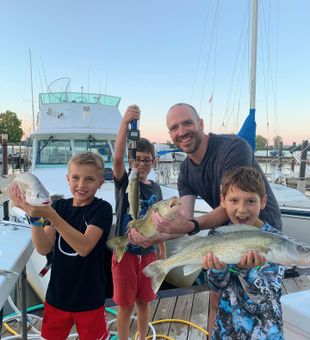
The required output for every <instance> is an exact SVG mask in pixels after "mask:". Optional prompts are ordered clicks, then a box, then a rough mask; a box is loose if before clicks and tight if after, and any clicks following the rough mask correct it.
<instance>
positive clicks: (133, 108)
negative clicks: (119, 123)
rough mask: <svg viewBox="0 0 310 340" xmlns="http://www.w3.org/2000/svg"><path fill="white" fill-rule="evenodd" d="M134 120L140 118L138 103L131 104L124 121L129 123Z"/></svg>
mask: <svg viewBox="0 0 310 340" xmlns="http://www.w3.org/2000/svg"><path fill="white" fill-rule="evenodd" d="M133 120H140V108H139V106H138V105H135V104H134V105H130V106H128V108H127V110H126V112H125V114H124V117H123V121H124V122H125V123H126V124H127V125H128V124H129V123H130V122H132V121H133Z"/></svg>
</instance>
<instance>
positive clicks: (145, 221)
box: [107, 197, 181, 262]
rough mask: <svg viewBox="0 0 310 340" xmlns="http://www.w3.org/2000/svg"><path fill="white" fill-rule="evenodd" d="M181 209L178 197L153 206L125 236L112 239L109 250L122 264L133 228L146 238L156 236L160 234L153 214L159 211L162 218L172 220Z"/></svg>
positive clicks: (133, 224)
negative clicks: (129, 234) (153, 219)
mask: <svg viewBox="0 0 310 340" xmlns="http://www.w3.org/2000/svg"><path fill="white" fill-rule="evenodd" d="M180 208H181V201H180V200H179V199H178V198H177V197H171V198H169V199H166V200H162V201H159V202H157V203H155V204H153V205H152V206H151V208H150V209H149V210H148V211H147V213H146V214H145V215H144V216H143V218H141V219H139V220H132V221H130V222H129V223H128V225H127V233H126V234H125V235H123V236H118V237H114V238H111V239H110V240H109V241H108V242H107V245H108V246H109V248H111V249H112V250H113V251H114V254H115V257H116V259H117V261H118V262H120V261H121V259H122V257H123V255H124V253H125V249H126V246H127V245H128V243H129V239H128V233H129V231H130V229H131V228H136V229H137V230H138V231H139V232H140V233H141V234H142V235H143V236H145V237H152V236H155V235H157V234H158V231H157V230H156V228H155V226H154V223H153V221H152V212H153V211H158V213H159V215H161V216H162V217H164V218H167V219H170V220H172V219H174V216H175V214H176V213H177V212H178V211H179V210H180Z"/></svg>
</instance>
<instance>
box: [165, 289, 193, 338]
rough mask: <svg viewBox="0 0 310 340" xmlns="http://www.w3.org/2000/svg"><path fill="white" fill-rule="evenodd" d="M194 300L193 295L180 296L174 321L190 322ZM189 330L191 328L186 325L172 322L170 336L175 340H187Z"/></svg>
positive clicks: (173, 316)
mask: <svg viewBox="0 0 310 340" xmlns="http://www.w3.org/2000/svg"><path fill="white" fill-rule="evenodd" d="M193 300H194V296H193V294H190V295H182V296H179V297H178V298H177V302H176V306H175V309H174V313H173V315H172V319H177V320H185V321H189V319H190V316H191V310H192V305H193ZM188 330H189V326H188V325H187V324H186V323H181V322H172V323H171V326H170V331H169V336H170V337H172V338H174V339H179V340H186V339H187V335H188Z"/></svg>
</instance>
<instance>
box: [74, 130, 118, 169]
mask: <svg viewBox="0 0 310 340" xmlns="http://www.w3.org/2000/svg"><path fill="white" fill-rule="evenodd" d="M74 150H75V153H78V152H85V151H91V152H96V153H99V155H100V156H101V157H102V158H103V159H104V162H105V163H112V161H113V156H112V151H111V148H110V145H109V142H108V140H97V139H95V138H94V137H92V136H89V137H88V139H87V140H75V141H74Z"/></svg>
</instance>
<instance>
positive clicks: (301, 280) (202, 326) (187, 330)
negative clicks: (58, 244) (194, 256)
mask: <svg viewBox="0 0 310 340" xmlns="http://www.w3.org/2000/svg"><path fill="white" fill-rule="evenodd" d="M308 289H310V274H307V275H300V276H297V277H291V278H286V279H284V281H283V285H282V294H283V295H284V294H290V293H295V292H298V291H303V290H308ZM106 306H107V318H108V321H112V320H113V319H115V315H114V313H113V312H115V313H116V312H117V307H116V306H115V305H114V304H113V300H112V299H107V301H106ZM111 312H112V313H111ZM33 313H36V314H38V315H42V310H40V311H37V312H33ZM133 316H135V315H133ZM208 318H209V291H208V289H207V287H206V286H193V287H191V288H184V289H182V288H176V289H169V290H166V291H161V292H159V293H158V296H157V299H156V300H154V301H153V302H152V304H151V322H153V323H154V324H153V327H154V329H155V331H156V334H162V335H164V336H166V338H167V337H169V338H171V339H175V340H207V339H208V337H207V335H206V331H208V326H207V325H208ZM169 319H173V320H174V321H172V322H170V321H169ZM166 320H168V321H166ZM9 326H10V327H11V328H13V329H14V330H15V331H16V332H17V333H19V334H20V333H21V325H20V324H19V323H16V322H14V323H10V324H9ZM35 326H36V328H38V329H40V327H41V324H40V321H37V322H36V325H35ZM196 326H197V327H198V328H197V327H196ZM110 330H111V332H112V334H113V332H115V331H116V326H115V323H114V322H113V323H111V324H110ZM72 332H75V330H74V329H73V330H72ZM135 333H136V321H135V320H134V319H133V321H132V323H131V328H130V338H131V339H134V338H135ZM149 334H150V335H151V334H152V332H150V333H149ZM11 335H12V333H10V332H9V331H7V329H6V328H5V327H2V339H5V338H6V337H9V336H11ZM70 339H75V340H77V339H78V337H71V338H70Z"/></svg>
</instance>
